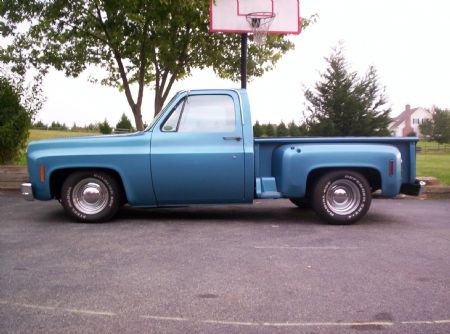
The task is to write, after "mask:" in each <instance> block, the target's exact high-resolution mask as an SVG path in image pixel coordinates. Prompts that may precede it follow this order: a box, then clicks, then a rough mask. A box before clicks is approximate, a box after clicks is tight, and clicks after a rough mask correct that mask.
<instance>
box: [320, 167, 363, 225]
mask: <svg viewBox="0 0 450 334" xmlns="http://www.w3.org/2000/svg"><path fill="white" fill-rule="evenodd" d="M371 200H372V197H371V194H370V186H369V184H368V182H367V180H366V179H365V178H364V176H362V175H361V174H360V173H357V172H354V171H348V170H341V171H335V172H330V173H327V174H325V175H323V176H322V177H321V178H320V179H319V180H318V181H317V183H316V184H315V186H314V190H313V208H314V211H315V212H316V213H317V214H318V215H319V216H320V217H321V218H323V219H324V220H326V221H327V222H328V223H330V224H343V225H346V224H352V223H354V222H356V221H358V220H359V219H361V218H362V217H364V215H365V214H366V213H367V211H368V210H369V207H370V203H371Z"/></svg>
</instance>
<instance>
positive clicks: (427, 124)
mask: <svg viewBox="0 0 450 334" xmlns="http://www.w3.org/2000/svg"><path fill="white" fill-rule="evenodd" d="M419 129H420V133H421V134H422V136H424V137H425V138H431V137H432V136H433V121H432V120H431V119H424V120H423V122H422V124H420V125H419Z"/></svg>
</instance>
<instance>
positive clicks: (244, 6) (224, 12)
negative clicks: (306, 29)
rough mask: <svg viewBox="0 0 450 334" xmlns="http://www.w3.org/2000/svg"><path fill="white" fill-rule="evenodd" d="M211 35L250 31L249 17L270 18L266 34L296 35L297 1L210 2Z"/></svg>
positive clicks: (298, 26) (298, 23)
mask: <svg viewBox="0 0 450 334" xmlns="http://www.w3.org/2000/svg"><path fill="white" fill-rule="evenodd" d="M210 1H211V2H210V31H211V32H237V33H246V32H253V29H252V26H251V24H249V20H248V15H249V14H252V13H253V14H255V13H257V14H258V15H259V16H269V17H273V21H272V22H271V24H270V26H269V27H268V33H269V34H299V33H300V5H299V0H210Z"/></svg>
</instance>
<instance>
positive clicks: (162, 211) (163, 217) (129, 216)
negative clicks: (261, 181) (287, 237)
mask: <svg viewBox="0 0 450 334" xmlns="http://www.w3.org/2000/svg"><path fill="white" fill-rule="evenodd" d="M121 221H152V222H181V221H184V222H186V221H187V222H208V223H214V222H220V223H224V222H226V223H230V224H233V223H255V224H260V223H271V224H316V225H317V224H323V222H322V221H321V220H320V219H319V218H318V217H317V216H316V214H315V213H314V212H313V211H312V210H300V209H297V208H295V207H294V208H282V209H280V208H257V207H256V208H255V207H251V206H250V207H246V206H211V207H208V206H195V207H177V208H155V209H137V208H131V207H124V208H122V209H121V210H120V211H119V213H118V214H117V216H116V217H115V219H114V220H113V221H112V223H117V222H121Z"/></svg>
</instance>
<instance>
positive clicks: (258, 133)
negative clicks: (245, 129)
mask: <svg viewBox="0 0 450 334" xmlns="http://www.w3.org/2000/svg"><path fill="white" fill-rule="evenodd" d="M263 135H264V131H263V128H262V126H261V124H259V122H258V121H256V123H255V125H253V136H254V137H262V136H263Z"/></svg>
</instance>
